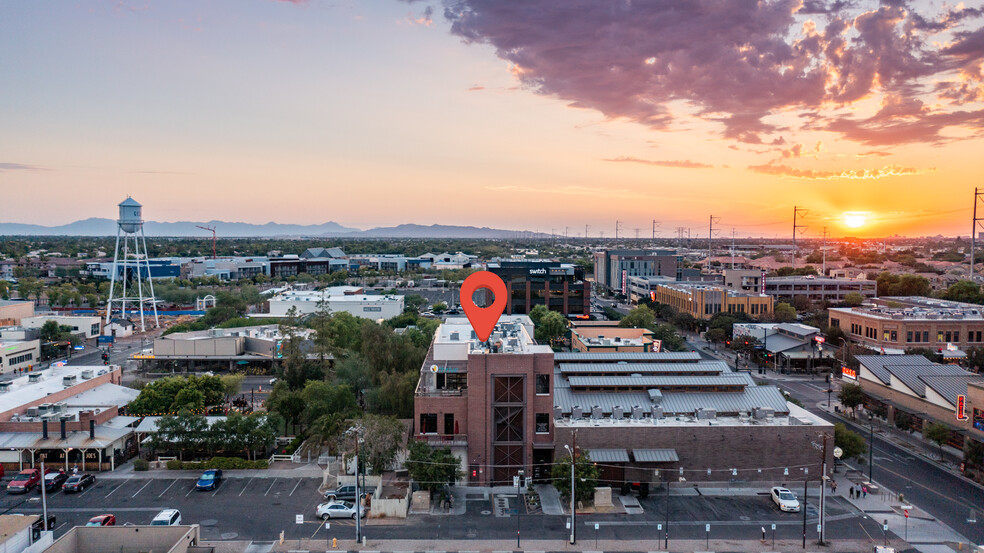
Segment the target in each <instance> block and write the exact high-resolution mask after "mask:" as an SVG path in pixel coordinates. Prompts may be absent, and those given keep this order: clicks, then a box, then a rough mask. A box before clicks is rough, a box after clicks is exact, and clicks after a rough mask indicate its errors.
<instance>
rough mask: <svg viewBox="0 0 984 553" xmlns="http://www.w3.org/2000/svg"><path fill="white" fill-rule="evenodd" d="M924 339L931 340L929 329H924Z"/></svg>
mask: <svg viewBox="0 0 984 553" xmlns="http://www.w3.org/2000/svg"><path fill="white" fill-rule="evenodd" d="M922 341H923V342H929V331H928V330H924V331H923V339H922Z"/></svg>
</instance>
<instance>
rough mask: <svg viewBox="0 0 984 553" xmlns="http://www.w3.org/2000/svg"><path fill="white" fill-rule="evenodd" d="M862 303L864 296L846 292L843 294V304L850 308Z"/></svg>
mask: <svg viewBox="0 0 984 553" xmlns="http://www.w3.org/2000/svg"><path fill="white" fill-rule="evenodd" d="M862 303H864V296H862V295H861V294H859V293H858V292H848V293H847V294H844V304H845V305H849V306H851V307H857V306H859V305H861V304H862Z"/></svg>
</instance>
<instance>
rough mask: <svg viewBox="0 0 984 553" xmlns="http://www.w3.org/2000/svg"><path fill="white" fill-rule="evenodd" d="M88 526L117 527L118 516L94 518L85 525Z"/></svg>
mask: <svg viewBox="0 0 984 553" xmlns="http://www.w3.org/2000/svg"><path fill="white" fill-rule="evenodd" d="M85 525H86V526H116V516H115V515H99V516H97V517H92V518H90V519H89V522H87V523H85Z"/></svg>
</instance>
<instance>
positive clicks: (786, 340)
mask: <svg viewBox="0 0 984 553" xmlns="http://www.w3.org/2000/svg"><path fill="white" fill-rule="evenodd" d="M804 345H807V342H806V341H805V340H797V339H796V338H792V337H790V336H783V335H781V334H773V335H771V336H769V338H768V340H765V347H766V349H768V350H769V351H771V352H773V353H776V352H780V353H781V352H783V351H786V350H787V349H793V348H796V347H802V346H804Z"/></svg>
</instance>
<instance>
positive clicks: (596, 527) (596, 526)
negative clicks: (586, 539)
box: [595, 522, 601, 530]
mask: <svg viewBox="0 0 984 553" xmlns="http://www.w3.org/2000/svg"><path fill="white" fill-rule="evenodd" d="M599 526H601V525H600V524H598V523H597V522H596V523H595V530H597V529H598V527H599Z"/></svg>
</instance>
